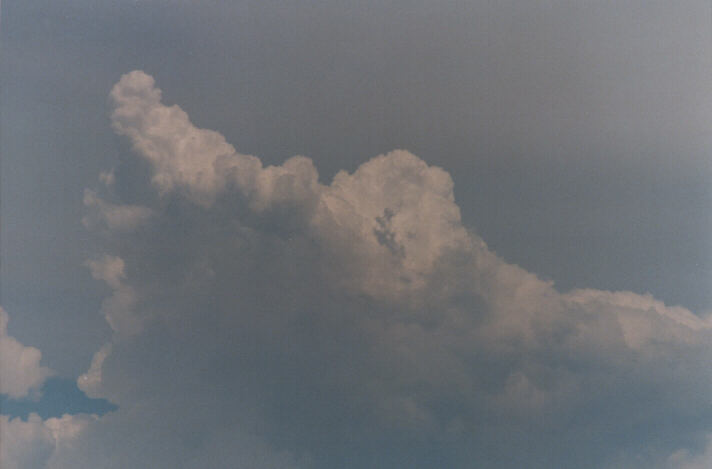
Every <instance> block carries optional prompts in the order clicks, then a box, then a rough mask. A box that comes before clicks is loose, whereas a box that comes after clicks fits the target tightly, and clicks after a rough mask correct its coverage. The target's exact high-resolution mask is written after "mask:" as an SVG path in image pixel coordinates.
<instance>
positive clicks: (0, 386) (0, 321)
mask: <svg viewBox="0 0 712 469" xmlns="http://www.w3.org/2000/svg"><path fill="white" fill-rule="evenodd" d="M8 320H9V317H8V314H7V312H5V310H4V309H3V308H2V307H0V393H2V394H7V395H8V396H10V397H13V398H20V397H24V396H27V395H28V394H29V393H30V392H31V391H32V390H39V388H40V387H41V386H42V384H43V383H44V381H45V380H46V379H47V378H48V377H49V376H51V374H52V372H51V371H50V369H49V368H46V367H44V366H42V365H40V361H41V360H42V352H40V351H39V350H38V349H36V348H35V347H27V346H24V345H22V344H21V343H20V342H18V341H17V340H16V339H15V338H13V337H11V336H9V335H7V323H8Z"/></svg>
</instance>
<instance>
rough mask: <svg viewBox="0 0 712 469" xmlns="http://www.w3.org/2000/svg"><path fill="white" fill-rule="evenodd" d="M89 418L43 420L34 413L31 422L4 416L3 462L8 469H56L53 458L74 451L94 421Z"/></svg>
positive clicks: (0, 426)
mask: <svg viewBox="0 0 712 469" xmlns="http://www.w3.org/2000/svg"><path fill="white" fill-rule="evenodd" d="M95 419H96V417H94V416H88V415H63V416H62V417H59V418H49V419H46V420H42V419H41V418H40V417H39V416H38V415H37V414H30V415H29V417H28V418H27V420H22V419H20V418H13V419H11V418H9V417H7V416H5V415H0V441H2V445H0V461H2V467H3V468H6V469H41V468H44V467H48V466H49V467H52V465H53V459H55V458H58V457H60V456H61V454H62V452H64V451H65V450H67V451H71V450H72V449H73V443H74V440H75V439H77V437H78V436H79V435H80V434H81V433H82V432H83V431H84V430H85V429H86V428H87V426H89V424H90V423H91V422H92V421H94V420H95Z"/></svg>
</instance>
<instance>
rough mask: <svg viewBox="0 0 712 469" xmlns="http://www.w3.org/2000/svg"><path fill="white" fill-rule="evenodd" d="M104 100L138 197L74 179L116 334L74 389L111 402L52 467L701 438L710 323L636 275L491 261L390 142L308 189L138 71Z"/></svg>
mask: <svg viewBox="0 0 712 469" xmlns="http://www.w3.org/2000/svg"><path fill="white" fill-rule="evenodd" d="M110 98H111V103H112V106H113V110H112V114H111V119H112V125H113V128H114V130H115V131H116V132H117V133H118V134H120V135H124V136H126V137H127V138H128V140H129V141H130V143H131V146H132V149H133V151H134V153H135V154H136V155H137V156H138V157H139V158H140V159H141V160H143V161H144V162H146V163H148V164H147V167H148V168H150V169H149V171H150V174H149V177H148V178H147V179H146V180H147V181H150V182H149V184H150V185H151V187H152V188H153V190H154V191H155V194H156V197H148V198H147V200H141V201H136V200H131V203H126V202H123V201H122V200H120V199H121V198H120V197H118V196H117V195H116V194H115V193H112V194H113V195H111V196H110V197H109V198H113V199H116V200H104V199H101V198H100V197H99V195H98V192H96V191H91V192H87V196H86V198H85V199H86V201H85V202H86V205H87V208H88V210H89V212H90V215H88V216H89V217H91V218H90V219H88V220H90V222H89V221H88V222H87V226H89V227H97V230H96V232H97V235H98V236H101V237H102V239H104V240H105V243H106V252H104V253H98V254H97V256H96V257H95V258H94V259H92V260H90V261H88V264H87V265H88V266H89V267H90V269H91V272H92V275H93V276H94V277H95V278H97V279H99V280H102V281H104V282H105V283H106V284H107V285H108V286H109V287H110V288H111V290H112V294H111V296H110V297H109V298H108V299H107V300H106V301H105V303H104V306H103V311H104V314H105V315H106V318H107V320H108V321H109V323H110V324H111V326H112V328H113V331H114V337H113V339H112V342H111V343H110V344H107V345H106V346H105V347H103V348H102V349H101V350H100V351H99V352H97V355H96V356H95V359H94V360H93V362H92V364H91V369H90V370H89V371H88V372H87V374H86V375H84V376H83V377H82V378H81V379H80V383H79V385H80V386H82V387H83V389H85V390H87V391H89V392H90V393H91V395H92V396H97V397H105V398H107V399H109V400H111V401H112V402H114V403H116V404H117V405H118V406H119V409H118V410H117V411H116V412H113V413H110V414H107V415H106V416H103V417H101V418H100V419H98V420H97V421H95V422H91V424H90V425H91V426H92V431H90V432H84V433H82V435H83V436H82V438H78V439H77V441H76V442H75V443H74V446H73V447H74V448H75V450H74V451H64V453H63V454H62V458H61V459H60V458H59V457H56V458H55V460H54V462H53V464H55V466H54V467H146V465H147V463H146V461H150V465H151V467H177V466H180V467H230V468H234V467H251V468H253V467H316V468H319V467H375V466H377V465H379V464H380V465H382V466H383V467H418V466H419V465H420V466H422V467H463V468H464V467H611V466H613V467H615V465H616V464H619V465H620V464H627V466H624V467H654V466H655V465H657V466H658V467H674V464H675V463H674V462H675V461H683V460H684V461H685V462H686V463H689V464H693V463H694V464H696V463H697V461H699V460H702V459H701V458H706V457H707V456H706V455H708V454H709V450H707V451H706V452H705V442H706V441H707V440H706V436H705V435H706V433H707V432H709V431H710V424H711V423H712V420H711V419H710V417H712V414H711V413H710V411H711V410H712V405H711V404H712V402H710V397H711V396H712V393H711V392H712V375H711V373H710V368H709V366H708V365H707V363H708V361H709V359H710V358H711V357H712V346H711V344H712V343H711V342H710V339H712V324H711V323H710V321H709V320H708V319H707V318H701V317H699V316H697V315H695V314H693V313H692V312H690V311H688V310H686V309H684V308H681V307H670V306H667V305H665V304H663V303H662V302H660V301H657V300H655V299H654V298H652V297H651V296H649V295H639V294H635V293H632V292H606V291H598V290H575V291H570V292H565V293H562V292H559V291H557V290H556V288H555V287H554V285H553V284H552V283H551V282H549V281H545V280H542V279H540V278H539V277H537V276H536V275H535V274H532V273H529V272H527V271H525V270H524V269H522V268H520V267H518V266H516V265H512V264H508V263H506V262H505V261H504V260H502V259H501V258H499V257H498V256H497V255H496V254H495V253H493V252H492V251H490V250H489V249H488V248H487V245H486V244H485V242H484V241H483V240H482V239H480V238H479V237H478V236H477V235H476V234H475V233H473V232H472V231H471V230H469V229H467V228H466V227H465V226H464V225H463V224H462V222H461V219H460V211H459V208H458V206H457V204H456V203H455V199H454V196H453V183H452V179H451V178H450V176H449V174H448V173H447V172H446V171H444V170H443V169H441V168H438V167H434V166H429V165H428V164H427V163H425V162H424V161H423V160H421V159H420V158H418V157H416V156H414V155H412V154H411V153H409V152H407V151H405V150H397V151H394V152H391V153H388V154H385V155H381V156H377V157H375V158H373V159H371V160H369V161H367V162H366V163H364V164H362V165H361V166H360V167H359V168H358V169H357V170H356V171H355V172H353V173H351V174H349V173H347V172H343V171H342V172H339V173H338V174H336V176H335V177H334V178H333V180H332V181H331V183H330V184H324V183H322V182H320V181H319V177H318V173H317V170H316V168H315V167H314V165H313V163H312V161H311V160H310V159H308V158H306V157H302V156H297V157H293V158H290V159H289V160H287V161H285V162H284V163H283V164H282V165H280V166H264V165H263V164H262V162H261V161H260V160H259V159H258V158H257V157H254V156H249V155H243V154H240V153H238V152H237V151H236V150H235V149H234V148H233V147H232V146H231V145H230V144H228V143H227V142H226V141H225V139H224V138H223V137H222V136H221V135H220V134H219V133H217V132H214V131H210V130H205V129H200V128H198V127H196V126H195V125H193V124H192V123H191V121H190V120H189V118H188V116H187V114H186V113H185V112H184V111H183V110H181V109H180V108H179V107H178V106H166V105H164V104H163V103H162V101H161V91H160V90H159V89H158V88H157V87H156V86H155V83H154V80H153V78H152V77H150V76H149V75H147V74H145V73H143V72H141V71H134V72H131V73H129V74H127V75H124V76H123V77H122V78H121V80H120V81H119V82H118V83H117V84H116V85H115V86H114V88H113V90H112V91H111V95H110ZM106 174H109V173H106ZM111 174H112V178H111V184H116V185H119V184H121V177H122V175H121V173H120V172H119V173H117V174H116V176H115V180H114V173H111ZM105 179H107V178H106V177H104V178H103V180H105ZM104 182H105V183H106V181H104ZM107 185H108V184H107ZM108 192H111V191H108ZM665 422H667V423H669V422H674V425H672V426H670V425H662V424H663V423H665ZM673 427H674V428H673ZM671 428H672V429H671ZM641 429H642V430H641ZM115 461H121V462H120V463H119V462H115ZM621 461H624V463H621ZM681 464H682V463H681Z"/></svg>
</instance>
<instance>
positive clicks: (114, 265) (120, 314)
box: [86, 255, 143, 335]
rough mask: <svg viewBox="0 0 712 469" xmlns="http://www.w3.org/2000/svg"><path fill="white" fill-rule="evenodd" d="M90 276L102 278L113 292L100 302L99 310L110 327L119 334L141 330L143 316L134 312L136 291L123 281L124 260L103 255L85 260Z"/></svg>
mask: <svg viewBox="0 0 712 469" xmlns="http://www.w3.org/2000/svg"><path fill="white" fill-rule="evenodd" d="M86 265H87V267H89V270H90V271H91V275H92V277H94V278H95V279H97V280H103V281H104V282H106V284H107V285H108V286H109V287H111V289H112V290H113V293H112V295H111V296H110V297H108V298H107V299H106V300H104V302H103V303H102V306H101V310H102V312H103V313H104V317H105V318H106V321H107V322H108V323H109V325H110V326H111V329H112V330H113V331H114V332H115V333H117V334H119V335H133V334H137V333H138V332H140V331H141V329H142V327H143V318H142V317H141V316H140V315H139V314H138V313H137V312H136V303H137V298H136V292H135V290H134V288H133V287H131V286H130V285H127V284H126V283H125V282H124V279H125V278H126V271H125V263H124V260H123V259H121V258H120V257H117V256H110V255H104V256H102V257H100V258H98V259H91V260H88V261H87V262H86Z"/></svg>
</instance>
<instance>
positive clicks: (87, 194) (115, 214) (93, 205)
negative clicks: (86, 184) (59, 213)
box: [82, 174, 151, 231]
mask: <svg viewBox="0 0 712 469" xmlns="http://www.w3.org/2000/svg"><path fill="white" fill-rule="evenodd" d="M102 179H105V180H106V179H108V177H104V175H103V174H102ZM84 206H85V207H86V208H87V211H88V213H87V214H86V215H85V216H84V217H83V218H82V223H83V224H84V226H85V227H86V228H88V229H93V228H95V227H106V228H107V229H109V230H110V231H133V230H135V229H136V228H138V227H139V226H140V225H142V224H143V223H145V222H146V221H147V220H148V219H149V218H150V217H151V209H149V208H147V207H142V206H139V205H116V204H112V203H109V202H107V201H105V200H103V199H101V198H100V197H99V196H98V195H97V194H96V192H94V191H92V190H89V189H86V190H85V191H84Z"/></svg>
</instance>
